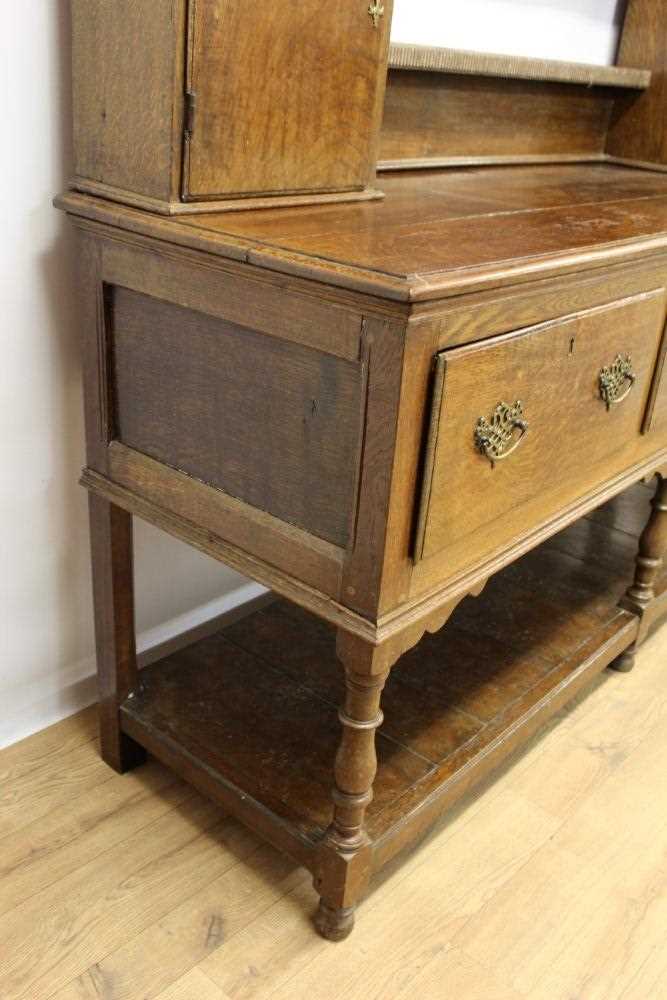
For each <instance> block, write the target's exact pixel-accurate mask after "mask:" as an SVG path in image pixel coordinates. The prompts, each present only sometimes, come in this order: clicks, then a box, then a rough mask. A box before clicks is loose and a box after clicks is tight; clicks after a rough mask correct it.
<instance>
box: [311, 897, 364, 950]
mask: <svg viewBox="0 0 667 1000" xmlns="http://www.w3.org/2000/svg"><path fill="white" fill-rule="evenodd" d="M354 911H355V907H354V906H349V907H346V908H343V909H340V910H337V909H334V907H332V906H329V905H328V904H327V903H325V902H324V900H323V899H321V900H320V905H319V907H318V910H317V913H316V914H315V927H316V928H317V930H318V931H319V933H320V934H321V935H322V937H323V938H326V939H327V941H344V940H345V938H346V937H349V936H350V934H351V933H352V929H353V927H354Z"/></svg>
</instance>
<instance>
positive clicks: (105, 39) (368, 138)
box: [72, 0, 392, 214]
mask: <svg viewBox="0 0 667 1000" xmlns="http://www.w3.org/2000/svg"><path fill="white" fill-rule="evenodd" d="M384 12H385V16H384V17H383V18H382V20H381V21H380V22H379V23H378V25H377V26H374V24H373V21H372V19H371V18H370V16H369V14H368V11H367V7H366V6H364V4H360V3H359V2H357V0H345V2H344V3H338V4H336V5H335V7H330V8H324V9H323V8H322V6H321V5H319V4H316V3H315V0H309V2H308V3H300V4H294V3H290V2H288V0H279V2H277V3H274V4H272V5H269V6H264V7H263V8H262V9H261V12H257V11H256V10H255V9H254V8H252V7H248V6H247V5H244V4H241V3H233V2H229V0H225V2H221V0H212V2H207V3H204V4H202V3H200V4H197V3H195V2H194V0H159V2H157V3H155V4H150V5H147V4H137V3H134V2H132V0H121V2H118V3H112V4H109V3H107V2H106V0H75V2H74V3H73V19H72V28H73V77H74V146H75V167H74V178H73V184H74V186H75V187H77V188H78V189H80V190H83V191H88V192H90V193H92V194H95V195H98V196H102V197H109V198H112V199H114V200H116V201H118V202H121V203H128V204H132V205H136V206H137V207H140V208H143V209H146V210H148V211H155V212H160V213H163V214H171V213H176V212H187V211H194V212H198V211H202V210H203V209H208V208H210V207H211V206H213V207H215V208H216V209H217V210H218V211H227V210H231V211H237V210H239V209H245V208H257V207H261V205H262V199H265V200H264V204H268V205H270V204H271V203H272V200H271V197H269V198H268V200H266V196H267V195H268V196H273V198H274V199H275V198H277V199H279V201H278V204H282V205H285V204H287V205H298V204H304V203H305V204H308V203H313V202H317V201H320V200H321V201H322V202H324V203H328V202H332V201H349V200H360V199H368V198H380V197H381V193H380V192H378V191H375V190H373V189H372V188H371V187H370V183H371V181H372V180H373V179H374V177H375V163H376V146H377V137H378V132H379V127H380V120H381V114H382V103H383V97H384V91H385V83H386V66H387V50H388V44H389V29H390V24H391V14H392V0H385V4H384ZM188 102H190V103H188ZM195 109H196V110H195ZM231 109H233V111H232V110H231ZM323 126H324V127H323ZM244 196H250V197H248V200H247V203H244V201H245V198H244ZM202 200H203V202H206V203H207V204H204V205H202Z"/></svg>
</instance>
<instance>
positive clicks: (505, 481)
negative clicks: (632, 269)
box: [416, 289, 665, 570]
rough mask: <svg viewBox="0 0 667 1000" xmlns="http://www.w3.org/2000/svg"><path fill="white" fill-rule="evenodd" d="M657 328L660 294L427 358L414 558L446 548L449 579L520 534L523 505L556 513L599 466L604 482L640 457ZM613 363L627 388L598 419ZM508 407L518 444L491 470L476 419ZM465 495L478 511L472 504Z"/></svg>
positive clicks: (661, 312) (660, 314)
mask: <svg viewBox="0 0 667 1000" xmlns="http://www.w3.org/2000/svg"><path fill="white" fill-rule="evenodd" d="M664 322H665V293H664V290H662V289H660V290H657V291H655V292H648V293H646V294H644V295H640V296H637V297H635V298H631V299H627V300H622V301H621V302H617V303H611V304H609V305H607V306H602V307H599V308H598V309H593V310H590V311H587V312H583V313H581V314H579V315H575V316H574V317H572V318H566V319H563V320H560V321H559V320H557V321H555V322H553V323H547V324H545V325H543V326H538V327H536V328H533V329H532V330H531V329H529V330H527V331H524V332H520V333H518V334H509V335H507V336H506V337H504V338H494V339H493V340H492V341H487V342H485V343H482V344H481V345H475V346H472V347H469V348H466V347H464V348H458V349H457V348H455V349H454V350H452V351H451V352H444V353H443V354H441V355H439V358H440V359H441V360H442V365H441V367H440V369H439V374H438V376H437V385H436V387H435V390H434V392H435V393H436V396H435V398H434V402H433V417H432V424H431V439H430V440H431V448H430V449H429V453H428V454H427V456H426V478H425V487H424V495H423V499H422V508H421V518H420V532H419V535H418V538H417V543H416V544H417V551H416V556H417V558H428V557H429V556H433V555H435V554H436V553H437V552H438V551H439V550H441V549H443V548H446V549H447V550H448V552H447V562H448V565H450V567H451V569H452V570H454V569H460V568H461V567H462V565H464V564H465V563H466V562H470V563H473V562H476V561H477V560H478V559H479V557H480V555H481V554H482V552H483V551H485V552H487V553H488V552H490V551H492V550H493V548H494V547H495V546H496V545H497V544H498V543H499V539H500V536H501V534H503V535H504V536H505V537H506V538H509V537H515V536H516V534H517V533H519V532H521V531H522V530H523V529H524V528H525V527H526V526H527V522H526V521H525V520H524V513H523V510H522V508H523V506H524V504H528V505H530V504H531V503H532V502H534V501H535V500H536V499H537V498H539V502H540V503H541V504H543V513H544V514H545V515H546V514H547V510H548V506H549V505H550V504H551V505H552V506H551V509H552V510H554V511H555V510H556V509H560V508H561V507H562V506H564V504H567V503H570V502H572V501H573V500H574V499H575V498H576V497H578V496H583V494H584V493H586V492H587V491H588V490H589V489H590V485H591V482H592V481H595V482H597V481H599V472H598V470H599V468H600V467H601V466H603V465H604V469H605V475H613V474H614V473H615V472H617V471H621V469H622V468H624V467H626V466H627V465H631V464H633V462H634V461H636V460H637V459H638V458H639V457H640V456H641V455H642V453H645V452H646V451H647V450H649V449H650V448H652V447H653V445H652V443H650V442H648V441H647V438H646V437H642V435H641V429H642V426H643V422H644V416H645V413H646V407H647V403H648V400H649V394H650V390H651V384H652V379H653V372H654V367H655V363H656V358H657V356H658V350H659V347H660V343H661V340H662V335H663V328H664ZM619 355H622V356H623V357H625V356H626V355H627V356H629V357H631V358H632V364H633V370H634V371H635V373H636V382H635V383H634V385H633V388H632V391H631V394H630V396H629V397H628V399H626V400H624V402H623V403H621V404H618V405H617V406H612V407H611V409H609V410H607V408H606V406H605V404H604V403H603V401H602V399H601V397H600V387H599V378H600V372H601V371H602V369H603V368H605V367H606V366H609V365H611V364H612V363H613V361H614V360H615V358H616V357H618V356H619ZM545 370H548V372H549V380H550V381H549V385H551V386H553V391H552V392H550V391H545V380H544V373H545ZM482 400H485V401H486V402H485V403H482ZM517 401H520V402H521V403H522V406H523V415H524V417H525V420H526V422H527V424H528V429H527V432H526V433H525V439H523V440H521V443H518V442H519V436H520V435H519V433H516V434H515V435H514V439H513V441H512V442H510V443H511V444H512V445H514V444H517V445H518V446H517V449H516V453H515V454H512V455H510V456H509V457H508V458H506V459H504V460H502V459H501V460H499V461H498V462H496V463H495V464H492V463H491V461H489V459H488V458H486V457H485V456H484V455H483V454H480V453H479V451H478V450H477V448H476V446H475V429H476V427H477V424H478V421H479V420H480V419H482V418H483V419H486V420H491V419H492V416H493V413H494V411H495V409H496V407H497V406H498V405H499V404H500V403H503V402H504V403H506V404H507V405H509V406H513V405H514V404H515V403H516V402H517ZM480 407H481V409H480ZM556 469H557V470H558V478H557V482H555V481H554V478H553V474H554V470H556ZM468 491H472V493H470V492H468ZM552 493H553V494H554V500H553V501H551V500H549V499H547V498H549V497H550V496H551V494H552ZM472 494H476V495H479V494H483V495H484V496H485V498H486V499H485V503H484V504H483V505H476V504H474V503H473V500H472ZM528 522H529V523H534V517H533V515H532V511H531V514H529V515H528Z"/></svg>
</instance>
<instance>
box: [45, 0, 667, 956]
mask: <svg viewBox="0 0 667 1000" xmlns="http://www.w3.org/2000/svg"><path fill="white" fill-rule="evenodd" d="M76 6H77V7H78V10H79V13H78V17H79V20H81V18H83V16H84V15H83V13H82V11H83V7H82V5H81V4H78V5H76ZM233 6H235V5H233ZM343 6H348V5H343ZM366 6H367V4H365V5H364V4H362V12H363V14H364V17H368V14H367V12H366ZM376 6H378V5H376ZM387 6H388V5H387ZM647 10H648V7H647V6H646V5H645V4H642V3H637V4H634V5H633V6H631V8H630V13H629V14H628V19H629V20H628V25H627V26H626V33H625V36H624V46H625V52H626V56H627V58H626V60H625V61H626V63H627V66H626V67H625V68H624V67H622V66H621V67H608V68H595V67H576V66H575V67H572V66H568V65H567V64H563V65H560V64H539V65H538V64H537V63H536V62H535V61H531V60H524V61H522V60H503V59H502V58H500V57H473V56H471V55H470V54H463V55H461V54H459V55H457V54H456V53H450V52H448V51H447V50H442V51H441V52H439V53H438V52H435V53H434V52H433V51H432V50H429V51H421V50H416V49H409V48H406V47H394V49H393V50H392V54H391V60H392V68H391V70H390V76H389V88H388V92H387V103H386V110H385V124H384V126H383V130H382V133H381V135H380V136H379V150H380V152H379V156H380V160H381V165H382V166H383V172H382V173H381V174H380V176H379V178H378V182H377V187H378V188H379V189H381V191H382V192H383V193H384V199H383V200H357V201H356V203H353V204H339V203H333V204H315V205H309V206H303V205H299V206H292V207H289V206H285V205H283V207H257V203H256V201H255V203H254V208H253V210H252V211H250V210H245V211H234V212H230V211H229V210H228V209H229V205H228V204H226V203H225V204H224V205H219V206H217V209H218V210H216V211H209V212H202V211H199V210H198V211H197V212H194V213H192V212H185V211H183V212H177V213H174V212H173V211H172V214H171V215H169V214H168V211H167V210H165V209H164V205H163V206H162V207H161V208H160V207H156V206H151V205H146V204H141V199H137V197H134V196H133V197H123V194H122V191H121V193H120V194H119V193H118V191H119V190H120V189H118V190H115V192H111V191H110V189H109V187H106V188H105V187H104V186H103V184H104V181H99V182H98V187H97V188H96V187H95V186H94V185H91V184H90V183H84V184H78V185H77V183H76V181H75V188H76V187H78V188H79V190H75V189H73V190H71V191H69V192H68V193H66V194H65V195H63V196H61V197H60V198H59V199H58V205H59V206H60V207H61V208H63V209H65V210H66V211H67V213H68V214H69V216H70V218H71V220H72V222H73V223H74V225H75V227H76V230H77V234H78V236H77V238H78V247H79V259H80V280H79V288H80V300H81V320H82V330H83V344H84V364H85V371H84V378H85V391H86V434H87V464H86V468H85V470H84V473H83V479H82V482H83V484H84V486H85V487H86V488H87V489H88V490H89V491H90V511H91V530H92V557H93V570H94V593H95V609H96V611H95V613H96V628H97V640H98V664H99V681H100V719H101V735H102V753H103V756H104V759H105V760H106V761H108V763H109V764H110V765H111V766H112V767H115V768H116V769H117V770H119V771H123V770H126V769H128V768H130V767H132V766H134V765H136V764H138V763H140V762H141V761H142V760H143V757H144V754H145V752H146V751H149V752H150V753H151V754H154V755H155V756H156V757H158V758H159V759H161V760H162V761H164V762H165V763H166V764H168V765H169V766H170V767H172V768H174V770H176V771H178V772H179V773H181V774H182V775H184V776H185V777H186V778H187V779H188V780H189V781H191V782H192V783H193V784H195V785H196V786H197V787H199V788H200V789H202V790H203V791H205V792H206V793H207V794H208V795H211V796H213V797H214V798H216V799H217V800H219V801H220V802H222V803H223V804H224V805H225V807H226V808H227V809H228V810H229V811H230V812H231V813H232V814H234V815H236V816H238V817H239V818H240V819H241V820H243V821H244V822H246V823H248V824H250V825H252V826H253V828H254V829H256V830H257V831H259V833H260V834H262V836H264V837H266V838H267V839H268V840H269V841H270V842H272V843H273V844H275V845H276V846H277V847H278V848H280V849H282V850H284V851H286V852H287V853H288V854H289V855H291V857H293V858H294V859H295V861H296V862H298V863H300V864H303V865H305V866H306V867H307V868H309V869H310V870H311V871H312V873H313V875H314V879H315V886H316V889H317V893H318V894H319V896H320V906H319V910H318V914H317V918H316V922H317V926H318V928H319V930H320V932H321V933H322V934H324V935H325V936H327V937H329V938H331V939H334V940H339V939H341V938H343V937H344V936H346V934H347V933H349V931H350V930H351V928H352V925H353V921H354V911H355V907H356V905H357V903H358V901H359V900H360V899H361V898H362V896H363V894H364V893H365V892H366V890H367V887H368V883H369V879H370V877H371V876H372V874H373V873H374V872H376V871H377V870H378V869H379V868H381V867H382V866H383V865H384V864H385V863H386V862H387V861H388V860H390V859H391V858H392V857H394V856H395V855H396V854H397V853H398V852H399V851H400V850H402V849H403V848H404V847H406V846H407V845H409V844H411V843H414V842H415V841H416V840H417V839H418V838H419V837H421V836H422V835H423V834H424V833H425V832H426V830H427V829H429V827H430V826H431V825H432V824H433V822H434V821H435V819H436V818H437V817H438V816H440V815H441V814H442V813H443V812H444V811H445V810H446V809H447V808H448V807H449V806H450V805H451V804H452V803H453V802H454V801H456V800H457V799H458V798H460V797H461V796H462V795H463V794H464V793H465V792H466V791H467V790H468V789H470V788H471V787H472V786H473V785H474V784H475V783H476V782H477V781H479V779H480V778H481V777H482V776H483V775H485V774H486V773H487V772H488V771H489V770H490V769H492V768H493V767H494V766H496V765H497V764H498V763H499V762H500V761H501V760H502V759H504V758H505V757H507V755H508V754H509V753H510V752H512V751H513V750H514V749H515V748H516V747H517V746H518V745H519V744H520V743H521V742H523V741H524V740H525V739H527V738H528V737H529V736H530V735H531V734H532V733H534V732H535V731H536V730H537V729H538V728H539V726H540V725H541V724H542V723H543V722H544V721H545V720H546V719H547V718H549V717H550V716H551V715H553V714H554V713H555V712H556V711H557V710H558V709H560V708H561V707H562V706H563V705H564V704H565V703H566V702H567V701H568V700H569V699H570V698H571V697H573V696H574V695H575V694H576V693H577V692H578V691H580V690H581V689H582V688H583V687H584V685H585V684H586V683H587V682H588V681H589V680H590V679H591V677H592V676H593V675H595V674H596V673H598V672H600V671H602V670H603V669H604V668H605V667H607V666H609V665H610V664H614V665H615V666H616V667H617V668H619V669H629V668H630V667H631V666H632V662H633V657H634V652H635V650H636V648H637V645H638V644H639V643H640V642H641V641H642V640H643V638H644V637H645V636H646V635H647V634H648V632H649V631H650V630H651V629H653V628H655V627H656V626H657V625H658V623H659V622H660V619H661V618H662V617H663V616H664V615H665V613H667V585H666V584H667V581H666V579H665V572H664V566H663V562H662V558H663V554H664V550H665V548H666V547H667V485H666V483H667V365H666V364H665V358H666V355H667V337H666V336H665V319H666V315H667V173H665V172H663V170H661V169H660V167H661V163H662V154H661V148H662V147H661V142H662V137H661V142H660V143H657V139H656V143H657V145H658V146H660V147H661V148H660V149H650V150H649V149H645V148H644V146H645V145H646V143H644V144H643V145H642V142H643V140H641V141H640V139H639V138H638V136H642V135H643V134H644V132H645V130H646V128H647V125H646V119H647V116H648V117H650V116H651V114H653V115H654V118H655V119H656V120H657V117H658V116H657V112H656V111H655V108H654V104H653V103H652V102H655V101H662V91H661V90H660V88H659V90H660V92H659V93H657V92H656V91H655V90H654V89H653V88H654V86H655V80H656V78H657V76H656V74H657V75H658V76H660V74H661V73H662V72H663V70H664V66H663V63H664V61H665V51H666V50H667V23H666V24H662V21H660V24H658V25H655V24H653V22H651V20H650V16H649V15H647ZM258 16H260V15H258ZM647 18H648V21H647ZM633 19H634V20H633ZM375 20H376V19H374V18H370V19H369V23H370V24H371V29H372V30H375V28H377V25H375V24H374V21H375ZM659 20H660V19H659ZM77 23H78V22H77ZM647 24H648V26H649V28H650V29H651V32H652V33H651V35H650V37H651V39H653V41H652V45H653V48H652V49H651V47H650V46H649V45H648V43H647V42H646V40H645V39H643V40H642V38H641V37H640V40H639V41H638V40H637V36H638V35H639V36H641V34H642V32H644V31H645V30H646V25H647ZM79 30H82V28H81V25H79ZM381 30H384V29H381ZM656 38H658V41H656ZM86 44H90V38H89V37H87V38H86ZM633 46H635V48H638V49H639V51H640V53H641V59H642V61H640V62H636V61H633V59H632V50H633ZM622 56H623V50H622ZM374 58H375V59H376V62H377V56H374ZM494 59H495V60H496V61H495V62H494ZM642 67H645V69H642ZM649 70H653V71H654V75H653V77H651V75H650V72H648V71H649ZM88 72H90V70H88ZM661 78H662V77H661V76H660V79H661ZM652 80H653V83H652V82H651V81H652ZM656 93H657V96H656ZM170 94H171V92H170ZM425 95H426V96H425ZM169 100H171V96H169ZM647 102H648V103H647ZM490 105H491V106H493V108H494V109H495V111H494V117H495V122H494V123H493V125H492V126H491V124H490V118H491V115H490V111H489V108H490ZM524 105H525V107H527V108H532V109H533V117H532V118H531V119H530V120H525V121H522V120H521V119H520V118H517V114H519V112H520V109H521V108H522V107H523V106H524ZM87 107H88V108H89V109H90V104H88V105H87ZM647 108H648V110H647ZM369 113H370V114H371V118H372V109H371V112H369ZM452 116H456V121H457V122H458V123H459V127H458V128H457V129H454V130H452V128H451V121H450V119H451V117H452ZM633 123H634V124H633ZM190 124H191V123H190ZM181 125H182V123H181ZM114 127H117V122H115V124H114ZM368 127H369V128H370V127H371V125H370V124H369V126H368ZM658 127H659V128H662V127H663V126H662V124H660V125H659V126H658V125H656V126H655V128H656V129H657V128H658ZM114 134H116V133H114ZM99 141H100V142H101V140H99ZM186 141H187V142H188V143H189V142H190V141H191V137H190V136H186ZM656 143H654V145H655V144H656ZM448 144H449V145H448ZM93 145H94V144H93ZM98 145H99V143H98ZM612 145H613V149H612ZM639 146H642V148H641V150H640V149H639ZM635 147H636V149H635ZM89 148H92V146H90V144H89ZM364 155H367V154H364ZM620 160H623V161H632V163H627V162H623V163H621V162H619V161H620ZM649 161H650V168H649V166H647V163H648V162H649ZM642 164H643V166H642ZM236 166H238V164H237V163H236V161H235V169H236ZM355 169H356V168H355ZM89 173H90V171H89ZM358 176H359V177H361V176H362V175H361V174H358ZM289 183H291V182H288V184H289ZM364 184H365V181H364V182H363V183H362V182H361V181H360V182H359V185H358V191H360V192H361V193H362V194H364V197H365V196H366V195H365V193H366V194H367V190H366V187H364ZM214 186H215V185H214ZM342 186H343V187H344V186H345V184H344V183H343V185H342ZM165 190H166V194H165V196H164V204H165V205H169V204H171V202H170V199H172V200H173V199H174V198H175V199H176V200H178V193H177V190H176V189H175V188H169V189H168V190H167V189H165ZM211 190H212V189H211ZM279 197H281V198H282V200H283V201H284V197H283V196H282V195H279ZM308 198H309V200H313V199H312V197H310V196H308ZM314 200H317V199H314ZM181 204H186V203H185V202H182V203H181ZM244 207H245V208H246V209H248V207H249V206H247V205H246V206H244ZM199 208H201V205H200V206H199ZM222 209H224V210H222ZM656 476H657V480H656V479H655V477H656ZM652 480H655V482H653V483H652V485H651V492H650V493H649V487H648V484H649V483H650V482H651V481H652ZM132 516H137V517H140V518H143V519H144V520H146V521H148V522H150V523H151V524H154V525H156V526H158V527H159V528H161V529H162V530H164V531H166V532H168V533H170V534H171V535H173V536H175V537H177V538H180V539H182V540H184V541H185V542H187V543H188V544H190V545H192V546H194V547H196V548H197V549H199V550H201V551H202V552H205V553H207V554H209V555H210V556H212V557H214V558H216V559H219V560H221V561H223V562H224V563H226V564H227V565H229V566H231V567H233V568H234V569H237V570H239V571H241V572H243V573H245V574H247V575H248V576H250V577H252V578H253V579H254V580H256V581H259V582H260V583H261V584H264V585H266V587H267V588H270V590H271V591H272V592H273V593H274V594H275V595H276V597H279V598H280V599H279V600H277V601H276V602H275V603H273V604H270V605H267V606H265V607H263V608H261V609H259V610H257V611H256V612H255V613H254V614H253V615H252V616H250V617H249V618H246V619H244V620H243V621H240V622H237V623H235V624H234V625H231V626H230V627H229V628H228V629H225V630H223V631H222V632H219V633H217V634H215V635H212V636H210V637H208V638H206V639H203V640H201V641H199V642H197V643H196V644H194V645H193V646H191V647H189V648H187V649H184V650H181V651H179V652H176V653H173V654H171V655H170V656H168V657H167V658H166V659H165V660H164V661H162V662H159V663H157V664H153V665H152V666H151V667H149V668H147V669H146V670H144V671H142V672H139V671H138V669H137V662H136V650H135V638H134V611H133V578H132V574H133V570H132V531H131V522H132ZM637 539H639V541H637ZM637 546H638V551H639V555H638V557H637V559H636V563H635V559H634V553H635V550H636V549H637ZM166 571H167V572H168V568H166ZM633 576H634V581H633ZM628 588H629V589H628ZM443 626H445V627H444V628H443ZM385 687H386V690H385V694H384V698H383V689H384V688H385ZM383 711H384V712H385V714H386V720H384V725H383ZM380 727H382V728H380ZM378 760H379V765H378ZM330 788H332V789H333V791H332V792H330V790H329V789H330Z"/></svg>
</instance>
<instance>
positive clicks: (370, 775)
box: [315, 641, 389, 941]
mask: <svg viewBox="0 0 667 1000" xmlns="http://www.w3.org/2000/svg"><path fill="white" fill-rule="evenodd" d="M341 648H342V644H341V642H340V641H339V655H340V656H341V658H343V657H344V663H345V686H346V695H345V703H344V705H343V707H342V708H341V709H340V711H339V713H338V714H339V719H340V723H341V726H342V737H341V742H340V746H339V748H338V753H337V754H336V760H335V765H334V779H335V784H334V788H333V792H332V796H333V801H334V814H333V821H332V823H331V826H330V828H329V830H328V832H327V837H326V841H325V844H324V848H325V851H324V855H323V857H324V860H323V865H322V869H321V872H320V875H319V877H318V878H317V879H316V882H315V884H316V888H317V889H318V891H319V892H320V894H321V898H320V906H319V910H318V912H317V916H316V918H315V923H316V926H317V929H318V930H319V932H320V933H321V934H322V935H323V937H326V938H328V939H329V940H331V941H341V940H343V938H346V937H347V936H348V934H349V933H350V932H351V930H352V928H353V926H354V911H355V907H356V903H357V901H358V899H359V898H360V896H361V894H362V892H363V890H364V888H365V886H366V883H367V881H368V878H369V876H370V858H369V841H368V837H367V836H366V832H365V829H364V817H365V814H366V809H367V808H368V806H369V805H370V803H371V802H372V800H373V782H374V780H375V774H376V772H377V755H376V751H375V734H376V730H377V729H378V728H379V727H380V726H381V725H382V721H383V719H382V712H381V711H380V697H381V694H382V689H383V687H384V684H385V681H386V679H387V676H388V674H389V670H388V668H386V669H381V670H380V672H378V673H371V672H369V670H372V669H373V666H374V658H373V651H367V652H368V653H369V656H368V657H364V656H361V657H359V659H357V658H356V657H355V656H354V655H348V654H347V653H345V652H341ZM355 661H356V662H355ZM375 666H377V664H375Z"/></svg>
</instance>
